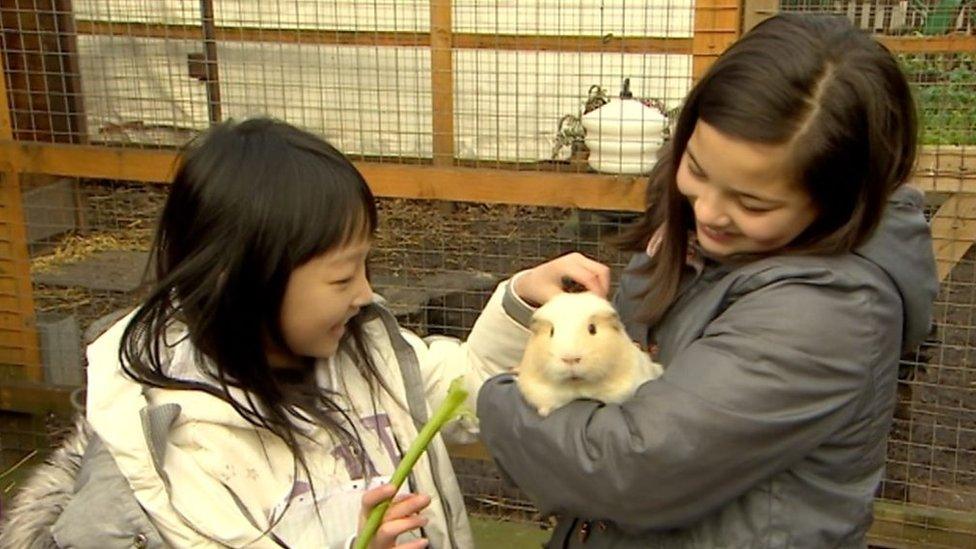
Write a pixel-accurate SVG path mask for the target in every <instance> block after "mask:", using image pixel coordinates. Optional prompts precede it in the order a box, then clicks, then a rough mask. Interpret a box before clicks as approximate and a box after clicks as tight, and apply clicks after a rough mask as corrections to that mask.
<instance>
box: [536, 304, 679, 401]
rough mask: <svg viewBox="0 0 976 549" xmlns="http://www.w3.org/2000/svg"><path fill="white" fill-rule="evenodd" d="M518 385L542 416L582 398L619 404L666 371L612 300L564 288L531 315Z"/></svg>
mask: <svg viewBox="0 0 976 549" xmlns="http://www.w3.org/2000/svg"><path fill="white" fill-rule="evenodd" d="M530 329H531V330H532V335H531V336H530V337H529V342H528V344H527V345H526V347H525V353H524V354H523V355H522V362H521V363H520V364H519V366H518V380H517V384H518V387H519V390H520V391H521V392H522V395H523V396H524V397H525V400H526V401H527V402H528V403H529V404H531V405H532V406H534V407H535V408H536V409H537V410H538V411H539V415H541V416H548V415H549V413H550V412H552V411H553V410H555V409H556V408H559V407H561V406H563V405H565V404H566V403H568V402H570V401H572V400H576V399H579V398H588V399H593V400H599V401H601V402H605V403H620V402H623V401H625V400H627V399H629V398H630V397H631V396H633V394H634V392H635V391H636V390H637V388H638V387H639V386H640V385H641V384H642V383H644V382H645V381H647V380H650V379H654V378H657V377H659V376H660V375H661V374H662V373H663V372H664V370H663V369H662V368H661V365H660V364H657V363H655V362H654V361H652V360H651V357H650V356H648V355H647V353H645V352H643V351H641V350H640V348H639V347H638V346H637V345H636V344H635V343H634V342H633V341H631V340H630V337H629V336H628V335H627V332H625V331H624V327H623V324H622V323H621V321H620V317H619V316H618V315H617V311H615V310H614V308H613V305H611V304H610V302H608V301H607V300H605V299H603V298H602V297H599V296H597V295H596V294H592V293H588V292H584V293H563V294H559V295H557V296H556V297H553V298H552V299H550V300H549V301H548V302H547V303H546V304H545V305H543V306H542V307H539V309H537V310H536V311H535V314H534V315H532V323H531V325H530Z"/></svg>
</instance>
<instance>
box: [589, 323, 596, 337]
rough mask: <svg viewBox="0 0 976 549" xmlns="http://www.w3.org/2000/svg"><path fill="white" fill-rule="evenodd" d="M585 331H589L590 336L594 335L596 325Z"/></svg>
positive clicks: (591, 325)
mask: <svg viewBox="0 0 976 549" xmlns="http://www.w3.org/2000/svg"><path fill="white" fill-rule="evenodd" d="M587 329H588V330H589V331H590V335H596V324H590V325H589V326H588V327H587Z"/></svg>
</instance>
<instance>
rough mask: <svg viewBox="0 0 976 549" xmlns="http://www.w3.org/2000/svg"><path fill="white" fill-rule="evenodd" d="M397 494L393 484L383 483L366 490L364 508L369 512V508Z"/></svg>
mask: <svg viewBox="0 0 976 549" xmlns="http://www.w3.org/2000/svg"><path fill="white" fill-rule="evenodd" d="M394 494H396V488H394V487H393V485H392V484H383V485H381V486H377V487H376V488H372V489H369V490H366V492H364V493H363V509H364V511H365V512H366V513H367V514H368V513H369V510H370V509H372V508H373V507H376V506H377V505H379V503H380V502H382V501H384V500H388V499H390V498H392V497H393V495H394Z"/></svg>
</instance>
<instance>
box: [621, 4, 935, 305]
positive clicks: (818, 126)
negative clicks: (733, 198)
mask: <svg viewBox="0 0 976 549" xmlns="http://www.w3.org/2000/svg"><path fill="white" fill-rule="evenodd" d="M699 120H702V121H704V122H707V123H708V124H709V125H710V126H712V127H714V128H716V129H717V130H718V131H720V132H722V133H723V134H725V135H728V136H731V137H734V138H738V139H742V140H745V141H751V142H756V143H763V144H771V145H783V144H790V145H791V146H792V151H793V152H792V154H793V162H792V168H793V173H794V177H795V180H796V181H797V182H799V183H801V184H802V185H803V186H804V188H805V189H806V191H807V192H808V193H809V194H810V196H811V197H812V199H813V203H814V206H815V208H816V209H817V217H816V219H815V220H814V222H813V223H812V224H811V225H810V227H809V228H808V229H807V230H806V231H804V232H803V233H802V234H800V235H799V236H798V237H797V238H796V239H795V240H794V241H793V242H791V243H790V244H789V245H787V246H786V248H784V249H781V250H777V251H776V252H775V253H794V254H837V253H843V252H848V251H851V250H853V249H855V248H856V247H857V246H858V245H860V244H861V243H863V242H864V241H865V240H866V239H867V238H868V237H869V236H870V235H871V233H872V232H873V231H874V229H875V227H877V225H878V222H879V221H880V218H881V215H882V213H883V211H884V204H885V202H886V200H887V198H888V196H889V195H890V194H891V193H892V192H893V191H894V190H895V189H896V188H897V187H898V186H899V185H901V184H902V183H903V182H905V181H906V180H907V179H908V177H909V175H910V174H911V170H912V166H913V165H914V162H915V150H916V125H917V122H916V114H915V104H914V102H913V101H912V96H911V91H910V89H909V86H908V83H907V81H906V80H905V76H904V75H903V74H902V72H901V70H900V68H899V66H898V63H897V61H895V59H894V57H892V55H891V53H890V52H889V51H888V50H887V49H886V48H885V47H884V46H883V45H881V44H880V43H878V42H876V41H875V40H873V39H872V38H871V37H870V36H868V35H867V34H865V33H863V32H861V31H859V30H858V29H856V28H855V27H854V26H852V25H851V24H850V23H849V22H848V21H847V20H846V19H845V18H843V17H833V16H811V15H797V14H782V15H777V16H775V17H772V18H770V19H767V20H766V21H764V22H762V23H760V24H759V25H757V26H756V27H755V28H754V29H753V30H752V31H750V32H749V33H748V34H746V35H745V36H744V37H743V38H742V39H741V40H739V41H738V42H736V43H735V44H733V45H732V46H731V47H730V48H729V49H728V50H727V51H726V52H725V53H724V54H722V56H720V57H719V58H718V60H716V62H715V63H714V64H713V65H712V67H711V68H710V69H709V70H708V71H707V73H706V74H705V75H704V76H703V77H702V79H701V80H700V81H699V82H698V83H697V84H696V85H695V86H694V87H693V88H692V90H691V92H690V93H689V94H688V97H687V98H686V99H685V103H684V105H683V106H682V109H681V113H680V115H679V117H678V121H677V126H676V128H675V132H674V135H673V139H672V140H671V142H670V143H669V144H668V148H667V149H666V150H664V151H663V156H662V158H661V159H660V161H659V162H658V163H657V164H656V165H655V167H654V169H653V170H652V171H651V173H650V175H649V184H648V194H647V208H646V210H645V212H644V215H643V216H642V217H641V218H640V219H639V220H638V222H637V223H636V224H634V225H633V226H631V227H630V228H629V229H628V230H627V231H626V232H625V233H624V235H623V238H622V239H621V244H622V247H623V248H624V249H627V250H632V251H640V250H644V249H645V248H646V246H647V244H648V241H649V240H650V238H651V237H652V235H654V234H655V233H656V232H658V231H659V230H660V231H661V232H662V237H663V238H662V240H661V245H660V247H659V248H658V250H657V252H656V254H655V255H654V260H653V261H652V262H651V264H650V266H649V269H650V272H649V273H648V275H649V276H650V278H651V283H650V285H649V287H650V290H649V292H648V294H647V295H645V296H644V306H643V307H642V313H643V314H642V316H643V320H645V321H648V322H651V323H653V322H656V321H657V320H660V318H661V317H662V316H663V315H664V313H665V312H666V311H667V309H668V308H669V307H670V306H671V304H672V303H673V301H674V299H675V297H676V295H677V292H678V287H679V284H680V281H681V276H682V274H683V272H684V265H685V258H686V254H687V246H688V233H689V231H691V230H692V229H693V228H694V213H693V212H692V210H691V207H690V205H689V204H688V201H687V199H686V198H685V197H684V196H682V195H681V193H680V192H679V191H678V188H677V183H676V174H677V170H678V166H679V164H680V161H681V157H682V156H683V155H684V153H685V148H686V146H687V144H688V139H689V138H690V137H691V134H692V132H693V131H694V129H695V125H696V124H697V122H698V121H699Z"/></svg>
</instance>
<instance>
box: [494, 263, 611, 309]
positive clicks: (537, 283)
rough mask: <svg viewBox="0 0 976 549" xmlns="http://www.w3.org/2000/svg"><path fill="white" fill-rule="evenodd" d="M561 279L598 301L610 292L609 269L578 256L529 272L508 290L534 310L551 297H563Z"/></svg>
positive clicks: (538, 267) (544, 264) (536, 267)
mask: <svg viewBox="0 0 976 549" xmlns="http://www.w3.org/2000/svg"><path fill="white" fill-rule="evenodd" d="M565 278H569V279H571V280H573V281H574V282H576V283H578V284H580V285H581V286H583V287H584V288H586V290H587V291H590V292H593V293H594V294H596V295H598V296H600V297H602V298H606V297H607V294H608V293H609V292H610V267H607V266H606V265H604V264H603V263H600V262H598V261H594V260H592V259H590V258H588V257H586V256H585V255H583V254H581V253H578V252H573V253H571V254H566V255H564V256H560V257H557V258H556V259H553V260H551V261H547V262H545V263H542V264H540V265H536V266H535V267H533V268H531V269H529V270H528V271H526V272H525V273H524V274H523V275H522V276H520V277H518V278H517V279H516V281H515V286H514V287H513V288H512V290H513V291H514V292H515V294H516V295H518V296H519V297H520V298H522V299H523V300H525V301H526V302H527V303H529V304H530V305H533V306H535V307H538V306H540V305H543V304H545V303H546V302H547V301H549V299H550V298H552V297H553V296H554V295H557V294H560V293H563V291H564V290H563V284H564V279H565Z"/></svg>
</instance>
